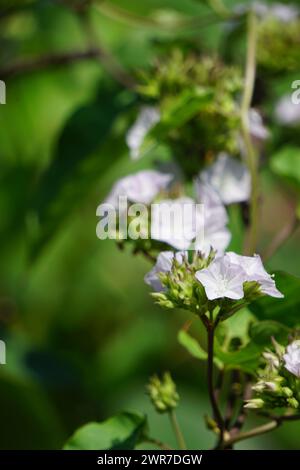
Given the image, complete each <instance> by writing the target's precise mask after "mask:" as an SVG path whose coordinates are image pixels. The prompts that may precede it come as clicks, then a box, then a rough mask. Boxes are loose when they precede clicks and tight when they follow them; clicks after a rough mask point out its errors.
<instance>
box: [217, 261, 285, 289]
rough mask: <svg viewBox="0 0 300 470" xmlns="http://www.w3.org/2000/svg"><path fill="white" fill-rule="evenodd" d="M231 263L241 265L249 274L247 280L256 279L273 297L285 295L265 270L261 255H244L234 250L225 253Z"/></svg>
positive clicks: (261, 287)
mask: <svg viewBox="0 0 300 470" xmlns="http://www.w3.org/2000/svg"><path fill="white" fill-rule="evenodd" d="M225 256H226V258H227V259H228V260H229V261H230V263H232V264H235V265H237V266H241V267H242V268H243V269H244V271H245V272H246V275H247V279H246V280H247V281H256V282H258V283H259V285H260V289H261V291H262V292H263V293H264V294H266V295H270V296H271V297H277V298H282V297H284V296H283V294H282V293H281V292H279V290H278V289H277V288H276V285H275V281H274V279H273V278H272V276H270V274H269V273H267V271H266V270H265V268H264V266H263V263H262V260H261V258H260V256H259V255H254V256H242V255H237V254H236V253H233V252H228V253H226V254H225Z"/></svg>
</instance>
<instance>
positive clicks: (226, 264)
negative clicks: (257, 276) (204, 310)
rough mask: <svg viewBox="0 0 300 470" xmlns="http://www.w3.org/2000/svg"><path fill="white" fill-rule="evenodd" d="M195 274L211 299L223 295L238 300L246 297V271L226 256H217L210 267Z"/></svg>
mask: <svg viewBox="0 0 300 470" xmlns="http://www.w3.org/2000/svg"><path fill="white" fill-rule="evenodd" d="M195 276H196V278H197V279H198V281H199V282H200V283H201V284H202V285H203V287H204V289H205V293H206V295H207V298H208V299H209V300H214V299H220V298H223V297H227V298H229V299H234V300H238V299H242V298H243V297H244V290H243V282H244V281H245V280H246V273H245V271H244V270H243V268H241V267H240V266H238V265H236V264H232V263H230V260H229V259H228V258H226V257H221V258H217V259H216V260H214V261H213V262H212V263H211V264H210V265H209V266H208V268H206V269H201V270H200V271H197V272H196V274H195Z"/></svg>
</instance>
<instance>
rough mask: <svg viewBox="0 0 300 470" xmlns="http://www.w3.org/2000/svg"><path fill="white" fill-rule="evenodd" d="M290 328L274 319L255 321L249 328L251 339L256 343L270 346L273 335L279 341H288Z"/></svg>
mask: <svg viewBox="0 0 300 470" xmlns="http://www.w3.org/2000/svg"><path fill="white" fill-rule="evenodd" d="M290 331H291V330H290V328H288V327H287V326H285V325H282V324H281V323H279V322H277V321H273V320H266V321H259V322H256V323H253V324H252V325H251V327H250V330H249V335H250V337H251V339H252V340H253V341H254V342H255V343H256V344H261V345H265V346H268V345H270V343H271V337H272V336H273V337H274V338H275V339H276V340H277V341H278V342H281V341H283V342H284V341H286V339H287V337H288V334H289V333H290Z"/></svg>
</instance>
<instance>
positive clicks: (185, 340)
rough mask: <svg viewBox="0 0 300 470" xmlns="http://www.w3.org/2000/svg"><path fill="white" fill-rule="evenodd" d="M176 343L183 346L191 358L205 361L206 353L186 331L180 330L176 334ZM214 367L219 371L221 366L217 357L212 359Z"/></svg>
mask: <svg viewBox="0 0 300 470" xmlns="http://www.w3.org/2000/svg"><path fill="white" fill-rule="evenodd" d="M178 341H179V343H180V344H181V346H183V347H184V348H185V349H186V350H187V351H188V352H189V353H190V355H191V356H193V357H195V358H196V359H199V360H200V361H206V360H207V352H206V351H205V350H204V349H203V348H202V346H200V344H199V342H198V341H197V340H196V339H195V338H193V337H192V336H191V335H190V334H189V333H188V332H187V331H186V330H180V331H179V333H178ZM214 363H215V365H216V366H217V367H218V368H219V369H221V368H222V367H223V364H222V362H221V361H219V360H218V358H217V357H215V358H214Z"/></svg>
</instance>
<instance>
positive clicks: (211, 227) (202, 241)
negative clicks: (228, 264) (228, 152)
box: [151, 182, 230, 254]
mask: <svg viewBox="0 0 300 470" xmlns="http://www.w3.org/2000/svg"><path fill="white" fill-rule="evenodd" d="M196 192H197V201H194V200H193V199H192V198H189V197H181V198H177V199H165V200H161V201H159V203H158V204H156V205H155V207H154V206H153V207H152V219H151V238H152V239H154V240H158V241H162V242H165V243H167V244H168V245H170V246H172V247H174V248H176V249H178V250H187V249H190V248H192V249H195V250H199V251H202V252H203V253H205V254H208V253H209V251H210V249H211V247H212V248H213V249H214V250H216V251H217V252H218V253H223V252H224V250H225V249H226V247H227V246H228V244H229V241H230V232H229V230H228V229H227V228H226V224H227V220H228V218H227V213H226V210H225V208H224V206H223V204H222V201H221V200H220V197H219V196H218V194H217V193H216V192H215V191H214V189H213V188H212V187H210V186H209V185H205V184H198V182H196Z"/></svg>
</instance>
